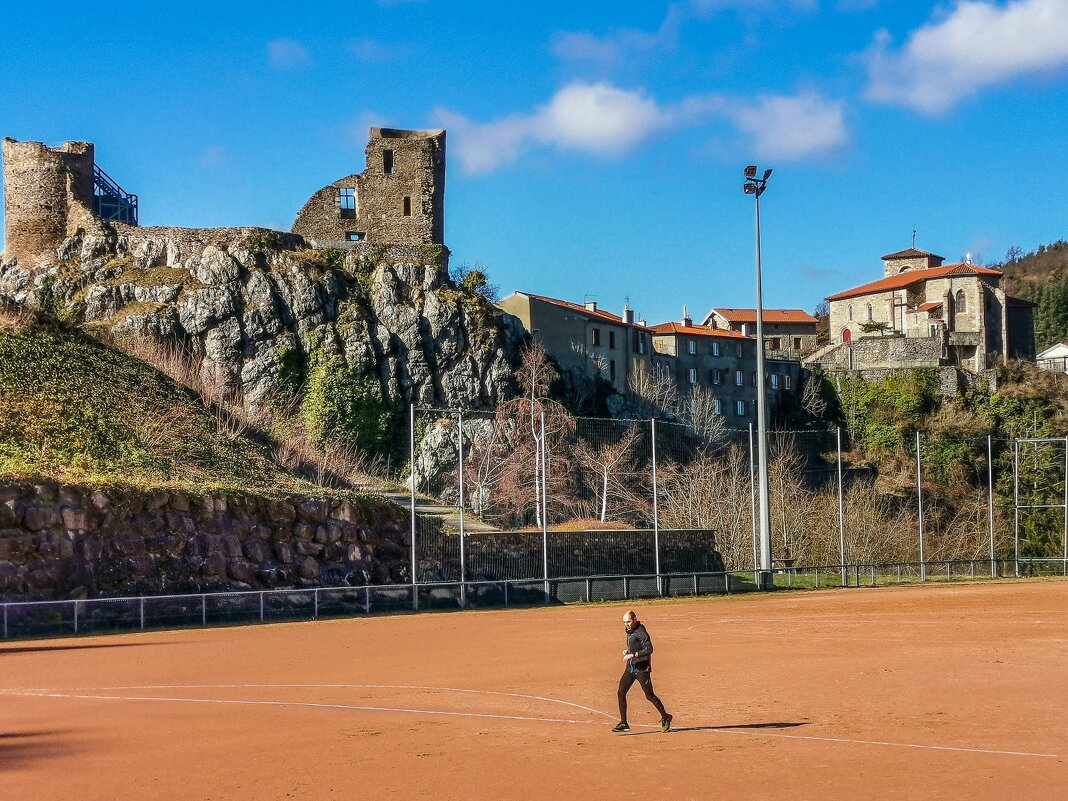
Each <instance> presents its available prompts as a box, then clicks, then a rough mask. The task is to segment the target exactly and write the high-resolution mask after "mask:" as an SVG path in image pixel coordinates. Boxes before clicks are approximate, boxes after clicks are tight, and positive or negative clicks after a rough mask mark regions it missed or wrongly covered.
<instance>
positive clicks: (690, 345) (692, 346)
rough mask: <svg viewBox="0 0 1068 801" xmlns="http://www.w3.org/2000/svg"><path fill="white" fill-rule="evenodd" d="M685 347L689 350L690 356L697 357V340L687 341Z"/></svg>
mask: <svg viewBox="0 0 1068 801" xmlns="http://www.w3.org/2000/svg"><path fill="white" fill-rule="evenodd" d="M686 347H687V349H688V350H689V352H690V355H691V356H696V355H697V340H696V339H691V340H690V341H689V343H687V346H686Z"/></svg>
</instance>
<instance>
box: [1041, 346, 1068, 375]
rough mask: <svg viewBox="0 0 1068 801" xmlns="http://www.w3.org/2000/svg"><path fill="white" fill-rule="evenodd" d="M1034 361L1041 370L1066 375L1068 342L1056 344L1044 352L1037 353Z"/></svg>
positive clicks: (1067, 371) (1067, 370)
mask: <svg viewBox="0 0 1068 801" xmlns="http://www.w3.org/2000/svg"><path fill="white" fill-rule="evenodd" d="M1035 361H1036V362H1037V363H1038V366H1039V367H1040V368H1041V369H1043V370H1055V371H1056V372H1058V373H1068V342H1056V343H1054V344H1053V345H1050V346H1049V347H1048V348H1046V349H1045V350H1043V351H1039V353H1038V355H1037V356H1036V357H1035Z"/></svg>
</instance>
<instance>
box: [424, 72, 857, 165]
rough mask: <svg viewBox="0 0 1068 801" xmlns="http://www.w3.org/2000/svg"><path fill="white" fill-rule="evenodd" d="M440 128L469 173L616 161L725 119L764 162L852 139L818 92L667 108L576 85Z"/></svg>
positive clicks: (440, 114)
mask: <svg viewBox="0 0 1068 801" xmlns="http://www.w3.org/2000/svg"><path fill="white" fill-rule="evenodd" d="M433 117H434V120H435V123H436V124H438V125H441V126H443V127H445V128H447V129H448V130H449V149H450V152H451V153H452V154H453V155H455V156H456V158H457V160H458V161H459V163H460V166H461V168H462V169H463V170H464V171H465V172H468V173H484V172H490V171H492V170H494V169H497V168H498V167H501V166H503V165H505V164H509V163H511V162H514V161H516V160H517V159H518V158H520V157H521V156H522V155H523V154H524V153H526V152H528V151H529V150H531V149H533V148H536V147H539V146H548V147H555V148H558V149H560V150H576V151H581V152H585V153H592V154H595V155H600V156H605V157H617V156H620V155H622V154H624V153H627V152H629V151H631V150H633V149H634V148H636V147H638V146H639V145H641V144H642V143H643V142H645V141H646V140H647V139H648V138H649V137H650V136H651V135H653V134H655V133H657V132H659V131H666V130H673V129H678V128H682V127H688V126H696V125H702V124H706V123H709V122H713V121H717V120H720V121H722V120H726V121H727V122H728V123H729V124H731V125H732V126H733V127H734V128H735V129H736V130H737V131H739V132H741V133H743V134H745V135H746V137H747V141H749V142H750V143H751V144H750V145H749V148H748V149H749V152H751V153H752V154H753V155H754V156H760V157H762V158H779V159H786V160H799V159H802V158H805V157H809V156H813V155H822V154H824V153H826V152H828V151H831V150H833V149H835V148H837V147H839V146H841V145H842V144H844V143H845V142H846V141H847V140H848V135H847V133H846V128H845V122H844V111H843V106H842V104H841V103H840V102H834V101H829V100H826V99H824V98H823V97H822V96H820V95H818V94H816V93H814V92H805V93H802V94H799V95H797V96H781V95H775V96H766V97H761V98H758V99H757V100H755V101H745V100H739V99H736V98H731V97H729V96H726V95H718V94H709V95H691V96H689V97H687V98H684V99H683V100H681V101H680V102H678V103H673V104H661V103H658V102H657V101H656V99H655V98H653V97H650V96H649V95H647V94H646V93H644V92H641V91H636V90H626V89H620V88H618V87H615V86H612V85H609V84H605V83H595V84H590V83H581V82H576V83H572V84H569V85H567V86H565V87H563V88H562V89H560V90H559V91H558V92H557V93H556V94H555V95H554V96H553V97H552V98H551V99H550V100H549V102H548V103H546V104H544V105H542V106H538V107H537V108H535V109H534V110H533V111H532V112H530V113H528V114H522V113H516V114H510V115H508V116H506V117H502V118H500V119H498V120H494V121H491V122H486V123H479V122H474V121H472V120H470V119H469V118H467V117H465V116H464V115H462V114H459V113H457V112H455V111H451V110H449V109H437V110H436V111H435V112H434V114H433Z"/></svg>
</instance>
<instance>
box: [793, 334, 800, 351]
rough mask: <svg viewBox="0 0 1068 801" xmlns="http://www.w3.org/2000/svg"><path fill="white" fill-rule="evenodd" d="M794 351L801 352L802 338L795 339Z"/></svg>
mask: <svg viewBox="0 0 1068 801" xmlns="http://www.w3.org/2000/svg"><path fill="white" fill-rule="evenodd" d="M794 350H801V337H794Z"/></svg>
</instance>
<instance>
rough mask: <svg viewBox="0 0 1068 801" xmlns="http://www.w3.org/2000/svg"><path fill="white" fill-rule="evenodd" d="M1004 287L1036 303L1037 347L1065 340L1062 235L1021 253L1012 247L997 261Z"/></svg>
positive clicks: (1066, 279)
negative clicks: (1002, 258) (1049, 242)
mask: <svg viewBox="0 0 1068 801" xmlns="http://www.w3.org/2000/svg"><path fill="white" fill-rule="evenodd" d="M991 266H993V267H996V268H997V269H1000V270H1002V271H1004V273H1005V279H1006V280H1005V291H1006V292H1008V293H1009V294H1010V295H1014V296H1016V297H1020V298H1024V299H1025V300H1029V301H1031V302H1032V303H1037V304H1038V307H1037V308H1036V309H1035V346H1036V347H1037V349H1038V350H1039V351H1041V350H1043V349H1045V348H1048V347H1049V346H1050V345H1053V344H1055V343H1057V342H1063V341H1065V340H1068V242H1065V241H1064V240H1063V239H1062V240H1058V241H1056V242H1053V243H1052V244H1049V245H1039V247H1038V250H1036V251H1033V252H1031V253H1027V254H1026V255H1025V254H1022V253H1021V252H1020V249H1019V248H1012V249H1010V250H1009V252H1008V254H1006V258H1005V261H1004V262H1002V263H1001V264H994V265H991Z"/></svg>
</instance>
